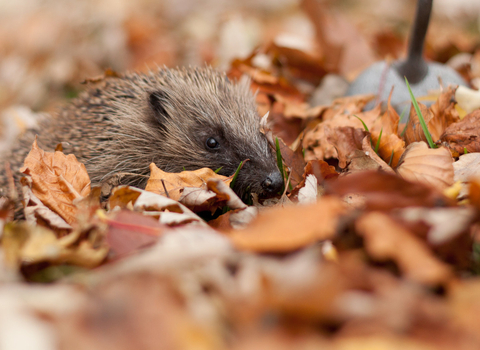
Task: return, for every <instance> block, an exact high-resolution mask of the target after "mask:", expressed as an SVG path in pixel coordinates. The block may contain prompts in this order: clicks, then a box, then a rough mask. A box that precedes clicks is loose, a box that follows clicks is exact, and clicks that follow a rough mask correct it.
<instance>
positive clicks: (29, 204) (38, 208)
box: [20, 176, 72, 232]
mask: <svg viewBox="0 0 480 350" xmlns="http://www.w3.org/2000/svg"><path fill="white" fill-rule="evenodd" d="M20 182H21V184H22V192H23V201H24V203H25V204H24V206H25V207H24V213H25V219H26V220H27V222H28V223H30V224H32V225H34V224H37V223H38V224H46V226H48V227H50V228H51V229H53V230H54V231H56V232H58V231H64V230H70V229H71V228H72V226H70V225H69V224H68V223H67V222H66V221H65V220H63V218H62V217H61V216H60V215H58V214H57V213H55V212H54V211H52V210H51V209H50V208H48V207H47V206H45V205H44V204H43V203H42V202H41V201H40V200H39V199H38V198H37V196H35V195H34V194H33V192H32V178H31V176H25V177H23V178H22V179H21V180H20Z"/></svg>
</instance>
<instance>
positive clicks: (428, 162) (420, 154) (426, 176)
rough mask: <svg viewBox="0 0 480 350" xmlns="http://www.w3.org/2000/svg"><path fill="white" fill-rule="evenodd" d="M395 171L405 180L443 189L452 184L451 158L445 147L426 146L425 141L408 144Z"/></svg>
mask: <svg viewBox="0 0 480 350" xmlns="http://www.w3.org/2000/svg"><path fill="white" fill-rule="evenodd" d="M396 171H397V173H398V174H399V175H400V176H402V177H403V178H404V179H406V180H410V181H418V182H422V183H424V184H426V185H429V186H432V187H435V188H438V189H440V190H443V189H445V188H447V187H449V186H451V185H452V184H453V182H454V181H453V177H454V170H453V158H452V156H451V154H450V152H449V151H448V150H447V149H446V148H443V147H441V148H436V149H431V148H428V146H427V144H426V143H425V142H414V143H412V144H410V145H409V146H408V147H407V149H406V150H405V152H404V153H403V155H402V158H401V159H400V162H399V165H398V167H397V169H396Z"/></svg>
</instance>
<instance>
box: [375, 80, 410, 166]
mask: <svg viewBox="0 0 480 350" xmlns="http://www.w3.org/2000/svg"><path fill="white" fill-rule="evenodd" d="M392 92H393V90H392ZM392 92H391V93H390V96H389V98H388V104H387V110H386V111H385V113H383V114H382V115H381V116H380V117H379V118H377V119H376V120H375V122H374V123H373V125H372V127H371V128H369V130H370V132H371V138H372V143H373V144H374V145H376V144H377V142H378V139H379V138H380V132H381V133H382V137H381V138H380V145H379V147H378V155H379V156H380V157H381V158H382V159H383V160H384V161H385V162H387V163H389V162H390V159H391V166H392V167H393V168H395V167H396V166H397V164H398V161H399V159H400V157H401V156H402V154H403V152H404V151H405V141H403V140H402V139H401V138H400V137H399V136H398V123H399V121H400V116H399V115H398V113H397V111H396V110H395V108H393V107H392V105H391V103H390V100H391V95H392ZM392 155H393V156H392Z"/></svg>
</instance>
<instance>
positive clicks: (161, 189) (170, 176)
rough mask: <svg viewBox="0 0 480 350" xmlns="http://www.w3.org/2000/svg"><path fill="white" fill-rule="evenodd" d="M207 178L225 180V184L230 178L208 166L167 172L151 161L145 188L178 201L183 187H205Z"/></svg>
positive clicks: (228, 182)
mask: <svg viewBox="0 0 480 350" xmlns="http://www.w3.org/2000/svg"><path fill="white" fill-rule="evenodd" d="M209 179H219V180H221V181H225V182H226V183H227V184H230V182H231V179H228V178H227V177H226V176H222V175H218V174H215V172H214V171H213V170H212V169H209V168H202V169H198V170H195V171H182V172H181V173H167V172H164V171H163V170H161V169H159V168H158V167H157V166H156V165H155V164H154V163H152V164H150V178H149V179H148V182H147V186H146V187H145V190H146V191H149V192H153V193H157V194H161V195H162V196H166V197H169V198H171V199H173V200H177V201H178V200H179V199H180V197H181V196H182V192H183V189H184V188H185V187H197V188H203V189H205V188H206V183H207V181H208V180H209ZM165 191H166V192H165Z"/></svg>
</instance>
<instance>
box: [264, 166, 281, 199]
mask: <svg viewBox="0 0 480 350" xmlns="http://www.w3.org/2000/svg"><path fill="white" fill-rule="evenodd" d="M282 187H283V177H282V175H281V174H280V172H279V171H278V170H277V171H274V172H272V173H270V174H268V176H267V178H266V179H265V180H263V182H262V189H263V192H264V194H266V195H271V196H273V195H276V194H277V193H278V192H280V191H281V190H282Z"/></svg>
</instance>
